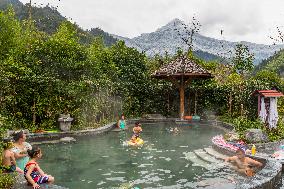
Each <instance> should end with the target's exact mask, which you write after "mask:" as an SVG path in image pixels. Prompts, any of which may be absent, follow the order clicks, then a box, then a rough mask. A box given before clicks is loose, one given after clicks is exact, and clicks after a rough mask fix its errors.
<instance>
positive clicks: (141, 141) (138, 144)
mask: <svg viewBox="0 0 284 189" xmlns="http://www.w3.org/2000/svg"><path fill="white" fill-rule="evenodd" d="M127 144H128V145H130V146H140V145H142V144H144V141H143V140H142V139H141V138H137V139H136V142H132V141H131V140H129V141H128V142H127Z"/></svg>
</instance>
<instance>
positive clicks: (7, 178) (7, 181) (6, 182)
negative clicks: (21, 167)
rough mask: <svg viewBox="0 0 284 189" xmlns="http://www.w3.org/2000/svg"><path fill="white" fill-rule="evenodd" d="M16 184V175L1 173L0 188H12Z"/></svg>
mask: <svg viewBox="0 0 284 189" xmlns="http://www.w3.org/2000/svg"><path fill="white" fill-rule="evenodd" d="M13 184H14V175H11V174H1V173H0V188H11V187H12V186H13Z"/></svg>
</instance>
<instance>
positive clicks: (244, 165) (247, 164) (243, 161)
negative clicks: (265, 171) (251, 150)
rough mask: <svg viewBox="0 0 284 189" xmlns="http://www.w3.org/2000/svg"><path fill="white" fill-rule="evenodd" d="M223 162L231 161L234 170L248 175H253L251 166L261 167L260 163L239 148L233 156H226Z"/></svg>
mask: <svg viewBox="0 0 284 189" xmlns="http://www.w3.org/2000/svg"><path fill="white" fill-rule="evenodd" d="M225 162H232V163H233V164H234V167H233V168H234V169H235V170H236V171H238V172H239V173H242V174H245V175H247V176H249V177H251V176H253V175H254V170H253V167H258V168H260V167H262V163H260V162H258V161H255V160H253V159H251V158H249V157H246V156H245V152H244V151H243V150H242V149H241V148H239V149H238V150H237V151H236V155H235V156H232V157H228V158H226V159H225Z"/></svg>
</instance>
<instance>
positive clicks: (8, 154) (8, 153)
mask: <svg viewBox="0 0 284 189" xmlns="http://www.w3.org/2000/svg"><path fill="white" fill-rule="evenodd" d="M12 148H13V142H12V141H11V140H10V139H4V140H3V152H2V163H1V169H2V171H3V172H4V173H13V172H15V171H17V172H18V173H22V174H23V173H24V171H23V170H21V169H20V168H19V167H17V166H16V160H15V155H14V152H12V150H11V149H12Z"/></svg>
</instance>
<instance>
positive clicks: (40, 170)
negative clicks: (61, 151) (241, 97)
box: [37, 164, 45, 176]
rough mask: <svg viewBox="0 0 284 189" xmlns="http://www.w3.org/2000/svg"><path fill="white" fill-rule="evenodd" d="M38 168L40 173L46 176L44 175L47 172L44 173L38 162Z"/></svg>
mask: <svg viewBox="0 0 284 189" xmlns="http://www.w3.org/2000/svg"><path fill="white" fill-rule="evenodd" d="M37 170H38V172H39V174H40V175H41V176H44V175H45V173H44V172H43V170H42V169H41V168H40V167H39V165H38V164H37Z"/></svg>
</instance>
